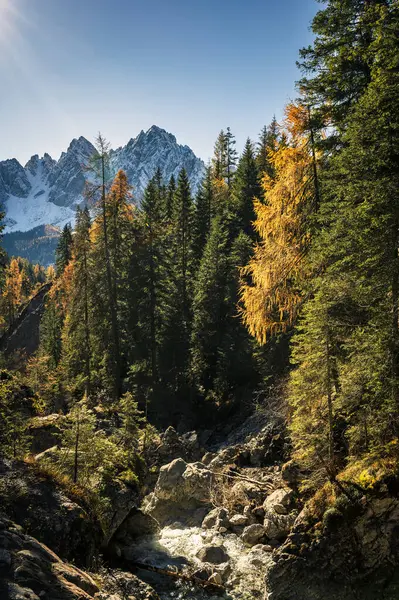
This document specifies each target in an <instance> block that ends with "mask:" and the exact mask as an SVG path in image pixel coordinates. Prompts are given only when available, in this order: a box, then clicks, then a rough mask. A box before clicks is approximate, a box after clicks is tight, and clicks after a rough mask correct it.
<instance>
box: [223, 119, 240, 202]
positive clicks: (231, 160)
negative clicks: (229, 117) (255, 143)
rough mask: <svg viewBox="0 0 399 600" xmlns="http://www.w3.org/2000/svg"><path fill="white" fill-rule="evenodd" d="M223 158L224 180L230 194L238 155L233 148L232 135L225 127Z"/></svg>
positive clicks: (234, 143) (234, 141)
mask: <svg viewBox="0 0 399 600" xmlns="http://www.w3.org/2000/svg"><path fill="white" fill-rule="evenodd" d="M225 145H226V149H225V157H226V166H225V173H224V176H225V179H226V183H227V188H228V190H229V192H231V187H232V184H233V179H234V173H235V169H236V166H237V159H238V154H237V150H236V148H235V146H236V140H235V137H234V135H233V134H232V133H231V130H230V127H227V129H226V134H225Z"/></svg>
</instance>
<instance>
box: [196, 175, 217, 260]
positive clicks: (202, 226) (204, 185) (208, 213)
mask: <svg viewBox="0 0 399 600" xmlns="http://www.w3.org/2000/svg"><path fill="white" fill-rule="evenodd" d="M214 196H215V193H214V187H213V180H212V170H211V167H210V166H208V167H207V169H206V171H205V176H204V178H203V180H202V182H201V186H200V188H199V190H198V192H197V196H196V199H195V217H194V233H193V253H194V260H195V261H196V262H197V264H198V263H199V261H200V260H201V257H202V253H203V251H204V248H205V244H206V241H207V239H208V235H209V233H210V230H211V220H212V217H213V216H214V215H215V206H214V203H215V199H214Z"/></svg>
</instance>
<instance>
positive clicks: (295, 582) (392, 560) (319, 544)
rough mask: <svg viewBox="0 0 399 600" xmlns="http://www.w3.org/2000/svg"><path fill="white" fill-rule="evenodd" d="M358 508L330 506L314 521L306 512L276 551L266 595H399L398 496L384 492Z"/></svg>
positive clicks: (288, 598)
mask: <svg viewBox="0 0 399 600" xmlns="http://www.w3.org/2000/svg"><path fill="white" fill-rule="evenodd" d="M360 513H361V514H359V515H358V516H357V517H356V518H354V517H353V516H351V517H350V518H346V517H345V516H344V514H342V513H340V512H339V511H337V510H335V509H329V511H326V513H325V515H324V518H323V523H316V524H314V523H313V524H312V523H311V521H309V517H308V515H307V514H306V512H305V511H303V513H301V515H300V517H298V519H297V521H296V523H295V526H294V528H293V530H292V532H291V533H290V535H289V536H288V539H287V540H286V542H285V543H284V544H283V546H282V547H281V548H280V549H279V550H278V552H277V553H276V554H275V557H274V562H273V565H272V567H271V569H270V570H269V572H268V575H267V581H266V588H267V591H268V593H269V596H268V599H269V600H319V599H320V598H324V599H325V600H357V599H358V598H361V599H362V600H377V598H378V599H379V598H384V600H396V599H397V598H399V535H398V534H399V525H398V523H399V500H398V499H397V497H392V496H388V495H386V494H385V495H380V496H379V497H375V498H373V499H371V500H370V502H369V503H368V504H366V505H365V506H363V508H360ZM333 517H334V518H333ZM317 531H318V534H317V533H316V532H317Z"/></svg>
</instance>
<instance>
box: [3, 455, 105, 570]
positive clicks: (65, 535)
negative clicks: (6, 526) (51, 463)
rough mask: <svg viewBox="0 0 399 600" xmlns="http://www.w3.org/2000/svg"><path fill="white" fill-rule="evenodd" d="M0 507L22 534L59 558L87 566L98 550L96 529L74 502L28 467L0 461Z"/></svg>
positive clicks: (99, 536)
mask: <svg viewBox="0 0 399 600" xmlns="http://www.w3.org/2000/svg"><path fill="white" fill-rule="evenodd" d="M0 506H1V510H2V512H3V513H5V514H6V515H7V517H8V518H10V519H12V520H13V521H15V522H16V523H18V525H20V526H22V527H23V528H24V529H25V531H26V532H27V533H28V534H30V535H32V536H34V537H36V538H37V539H38V540H39V541H40V542H42V543H44V544H46V546H49V547H50V548H51V549H52V550H53V551H54V552H56V553H57V554H58V555H59V556H61V558H63V559H66V560H72V559H73V560H74V562H76V564H79V565H82V566H89V565H90V564H91V562H92V560H93V557H94V555H95V554H96V552H97V549H98V548H99V546H100V543H101V539H102V533H101V530H100V527H99V525H98V524H97V523H96V521H95V520H94V519H93V518H92V517H91V516H90V514H89V512H88V510H87V509H86V508H85V507H84V505H83V499H81V502H80V503H79V504H78V502H77V499H71V498H70V497H68V496H67V494H66V492H65V491H63V490H62V489H61V488H60V487H59V486H57V484H56V483H55V482H54V481H53V480H52V479H51V478H50V477H48V476H46V475H43V474H41V473H40V471H37V469H35V468H34V467H32V466H31V465H26V464H25V463H22V462H18V461H9V460H0Z"/></svg>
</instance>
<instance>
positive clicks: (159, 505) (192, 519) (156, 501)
mask: <svg viewBox="0 0 399 600" xmlns="http://www.w3.org/2000/svg"><path fill="white" fill-rule="evenodd" d="M212 482H213V475H212V473H211V472H210V471H209V469H208V468H207V467H206V466H205V465H203V464H202V463H199V462H196V463H186V462H185V461H184V460H183V459H182V458H177V459H175V460H173V461H172V462H171V463H169V464H167V465H164V466H163V467H162V468H161V470H160V472H159V477H158V481H157V484H156V486H155V489H154V492H153V493H152V494H150V495H149V496H147V498H146V499H145V501H144V504H143V506H144V512H145V513H146V514H149V515H150V516H152V517H153V518H154V519H155V520H156V521H158V523H160V524H161V525H167V524H171V523H173V522H175V521H179V522H180V523H182V524H183V525H191V526H199V525H201V523H202V521H203V519H204V517H205V515H206V513H207V512H209V509H210V507H211V502H210V500H211V498H210V496H211V486H212Z"/></svg>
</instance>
